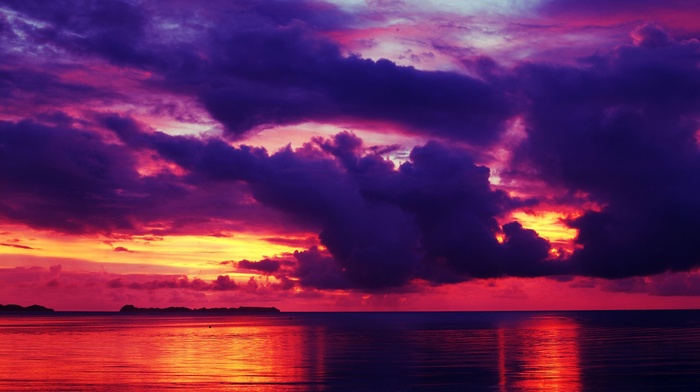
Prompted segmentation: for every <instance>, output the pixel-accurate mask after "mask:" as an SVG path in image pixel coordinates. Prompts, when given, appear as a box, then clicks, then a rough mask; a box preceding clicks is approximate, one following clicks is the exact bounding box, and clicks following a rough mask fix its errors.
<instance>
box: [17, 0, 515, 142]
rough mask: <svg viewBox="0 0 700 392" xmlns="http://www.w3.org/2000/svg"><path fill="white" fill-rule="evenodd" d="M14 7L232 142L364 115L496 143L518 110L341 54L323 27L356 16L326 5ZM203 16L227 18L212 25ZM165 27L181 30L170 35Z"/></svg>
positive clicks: (45, 32)
mask: <svg viewBox="0 0 700 392" xmlns="http://www.w3.org/2000/svg"><path fill="white" fill-rule="evenodd" d="M7 5H8V6H9V7H11V8H13V9H15V10H16V11H18V12H20V13H23V14H24V15H26V16H27V17H29V18H34V19H37V20H40V21H41V22H42V23H43V24H44V26H45V27H42V28H39V27H35V28H32V27H29V26H30V25H28V26H26V27H25V28H26V32H25V34H26V35H27V36H28V39H29V40H31V41H33V42H35V43H37V44H38V43H41V44H43V45H44V46H50V47H55V48H56V50H62V51H68V52H69V53H73V55H74V56H84V55H90V56H94V57H95V58H104V59H106V60H108V61H109V62H111V63H112V64H114V65H116V66H128V67H133V68H136V69H141V70H146V71H148V72H153V73H155V75H157V77H155V76H154V77H153V78H152V79H153V80H152V81H150V86H151V88H154V87H156V86H157V88H161V89H163V90H164V91H170V92H181V91H183V90H186V91H188V92H189V93H190V94H192V95H193V96H195V97H196V98H197V99H198V100H199V101H200V102H201V104H202V105H203V106H204V107H205V108H206V110H208V112H209V113H210V114H211V116H212V117H213V118H214V119H216V120H217V121H219V122H220V123H221V124H223V125H224V126H225V129H226V131H227V132H228V134H229V136H231V137H233V138H240V137H242V136H243V135H245V134H247V133H249V132H250V131H252V130H255V129H259V128H261V127H270V126H274V125H286V124H297V123H302V122H309V121H316V122H328V121H336V120H348V119H356V120H360V121H366V120H373V121H381V122H392V123H397V124H399V125H401V126H402V127H403V128H405V129H407V130H409V131H410V132H414V133H418V134H427V135H434V136H440V137H450V138H456V139H461V140H466V141H470V142H473V143H477V144H489V143H492V142H494V141H496V140H497V138H498V135H499V134H500V132H501V131H502V130H503V128H504V125H505V120H506V119H507V118H508V117H509V116H510V115H511V114H512V113H513V106H512V103H511V102H510V100H509V99H508V96H507V95H506V94H505V92H504V91H502V90H501V89H498V88H495V87H494V86H491V85H489V84H487V83H485V82H483V81H480V80H478V79H475V78H472V77H469V76H466V75H462V74H457V73H450V72H440V71H423V70H418V69H415V68H412V67H405V66H399V65H397V64H396V63H394V62H392V61H390V60H387V59H378V60H372V59H363V58H361V57H359V56H357V55H353V54H350V55H346V54H344V53H343V49H342V48H341V47H340V46H339V45H338V44H337V43H335V42H333V41H331V40H330V39H328V38H327V37H325V36H323V35H322V34H319V28H321V29H323V28H324V27H325V28H328V29H330V28H335V29H344V28H347V26H348V25H349V24H350V23H352V17H350V16H349V15H348V14H346V13H344V12H343V11H341V10H340V9H339V8H337V7H335V6H332V5H329V4H325V3H321V2H315V1H309V2H298V3H297V2H295V3H294V6H293V7H292V6H290V5H288V4H287V3H286V2H273V3H261V2H252V1H251V2H246V3H244V4H238V3H223V2H220V3H213V2H207V4H206V7H201V6H198V5H196V4H188V6H187V9H188V10H190V12H179V13H178V12H177V11H170V12H168V11H164V10H156V9H155V8H150V7H147V6H142V7H139V6H137V5H136V4H132V3H130V2H121V1H106V2H90V3H88V4H87V6H80V5H78V4H76V3H72V2H55V3H52V4H50V5H46V6H42V7H37V6H34V5H27V4H25V3H24V2H15V1H10V2H9V3H8V4H7ZM214 10H219V11H220V14H219V15H217V14H216V12H215V11H214ZM285 10H286V11H287V12H289V13H286V14H285V12H283V11H285ZM221 14H228V15H230V17H228V18H227V19H226V21H222V20H219V18H221V16H220V15H221ZM198 15H199V16H198ZM205 15H206V16H210V17H212V18H214V19H215V20H217V21H219V22H221V23H220V24H219V25H217V28H216V29H212V28H211V27H210V26H211V20H207V19H202V17H204V16H205ZM294 15H297V16H299V17H295V16H294ZM302 15H303V16H302ZM321 15H322V16H321ZM321 21H323V22H321ZM331 23H333V24H335V25H330V24H331ZM163 24H170V25H173V26H180V27H181V30H182V33H180V34H175V32H174V31H168V32H163V31H162V28H163ZM164 35H170V36H172V37H173V38H171V39H170V40H168V39H165V38H164ZM18 45H20V46H22V47H24V48H25V49H26V50H28V48H27V47H28V45H27V44H26V43H20V44H18ZM43 77H46V76H43ZM34 91H36V90H34ZM418 109H419V110H418Z"/></svg>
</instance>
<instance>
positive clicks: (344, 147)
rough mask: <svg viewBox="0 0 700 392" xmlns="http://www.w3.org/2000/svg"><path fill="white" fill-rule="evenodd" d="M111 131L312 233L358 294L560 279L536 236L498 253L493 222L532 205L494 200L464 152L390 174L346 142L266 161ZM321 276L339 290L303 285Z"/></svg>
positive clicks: (381, 162)
mask: <svg viewBox="0 0 700 392" xmlns="http://www.w3.org/2000/svg"><path fill="white" fill-rule="evenodd" d="M107 125H108V126H110V127H111V128H112V129H113V130H114V131H115V132H116V134H117V135H119V136H120V138H121V139H122V140H123V141H125V142H127V143H131V144H132V145H133V146H135V147H138V148H142V149H152V150H154V151H157V152H158V153H159V154H160V155H161V156H164V157H168V158H169V159H172V160H173V161H174V162H175V163H177V164H179V165H181V166H182V167H184V168H185V169H187V170H188V171H189V173H190V174H189V178H190V181H244V182H246V183H248V184H249V186H250V189H251V191H252V195H253V197H254V198H255V199H256V200H257V201H258V202H260V203H262V204H263V205H265V206H269V207H272V208H275V209H278V210H280V211H283V212H284V213H286V214H288V215H289V216H290V217H291V218H292V219H295V220H301V221H304V222H306V224H308V225H309V226H311V227H317V228H319V229H320V231H319V239H320V241H321V243H322V244H323V245H324V246H325V247H326V248H327V249H328V251H329V252H330V254H331V255H332V256H333V259H334V260H335V261H336V262H337V263H338V265H339V267H340V270H341V271H342V273H343V275H345V276H346V278H347V279H348V280H349V281H350V282H352V284H354V285H356V286H357V287H362V288H365V289H382V288H387V287H398V286H402V285H404V284H406V283H407V282H408V281H410V280H412V279H415V278H424V279H428V280H432V281H438V282H442V281H459V280H463V279H466V278H470V277H497V276H508V275H516V276H532V275H550V274H554V273H559V272H560V269H561V268H560V267H558V264H553V263H550V262H546V261H545V260H546V259H547V258H548V250H549V244H548V243H547V241H545V240H543V239H542V238H540V237H539V236H538V235H537V234H536V233H535V232H534V231H532V230H525V229H523V228H522V227H521V226H519V225H518V224H511V225H508V226H506V227H504V230H505V235H506V240H505V242H504V243H503V244H501V243H499V242H498V240H497V239H496V234H498V233H499V232H500V231H501V228H500V227H499V225H498V223H497V221H496V217H497V216H499V215H500V214H503V213H505V212H507V211H509V210H511V209H513V208H516V207H520V206H525V205H529V204H532V203H534V201H532V200H528V201H523V200H518V199H513V198H511V197H509V196H508V195H507V194H506V193H505V192H502V191H494V190H492V189H491V186H490V184H489V182H488V177H489V170H488V169H487V168H485V167H482V166H477V165H475V164H474V162H473V160H472V159H471V158H470V157H469V155H468V154H467V153H465V152H464V151H462V150H459V149H455V148H449V147H446V146H443V145H441V144H438V143H435V142H431V143H428V144H427V145H425V146H422V147H416V148H414V149H413V151H412V152H411V155H410V160H409V161H408V162H406V163H404V164H402V165H401V167H399V169H398V170H394V165H393V163H391V162H390V161H388V160H386V159H384V158H382V157H381V156H379V155H377V154H375V153H373V152H371V150H370V152H369V153H365V152H364V149H363V148H362V145H363V142H362V140H360V139H359V138H357V137H356V136H354V135H352V134H350V133H341V134H338V135H336V136H335V138H333V139H332V140H322V139H319V140H316V144H317V147H313V146H311V145H309V146H307V147H306V148H304V149H300V150H297V151H293V150H291V149H290V148H286V149H283V150H280V151H278V152H276V153H275V154H272V155H268V154H267V152H265V151H264V150H260V149H253V148H250V147H246V146H242V147H240V148H234V147H231V146H229V145H227V144H225V143H223V142H222V141H221V140H218V139H209V140H199V139H193V138H188V137H174V136H168V135H166V134H163V133H160V132H151V133H149V132H143V131H141V130H139V128H138V126H136V124H134V123H133V122H132V121H131V120H129V119H125V118H110V119H109V121H108V122H107ZM323 152H325V154H324V153H323ZM310 252H311V251H310ZM312 253H313V252H311V253H309V255H308V256H307V255H305V254H302V255H301V256H300V257H306V259H305V260H307V261H308V262H309V263H310V264H314V265H316V264H318V262H317V260H319V257H312ZM327 269H328V268H324V270H327ZM301 275H302V276H306V273H304V272H302V273H301ZM321 275H323V276H326V275H327V276H329V277H330V278H332V280H333V282H336V283H333V284H330V283H328V284H326V285H324V284H323V283H320V282H319V281H318V280H319V278H318V276H313V277H311V278H309V279H311V281H313V282H314V283H313V284H314V285H316V286H322V287H326V286H331V285H336V284H337V279H336V276H335V274H333V273H328V274H326V273H323V274H321ZM303 282H304V280H302V284H303ZM310 284H311V283H310Z"/></svg>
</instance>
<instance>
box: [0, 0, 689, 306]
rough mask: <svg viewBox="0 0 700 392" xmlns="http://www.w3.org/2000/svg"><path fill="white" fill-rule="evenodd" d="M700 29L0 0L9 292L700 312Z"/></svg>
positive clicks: (578, 9) (521, 8)
mask: <svg viewBox="0 0 700 392" xmlns="http://www.w3.org/2000/svg"><path fill="white" fill-rule="evenodd" d="M698 20H700V3H698V2H696V1H693V0H670V1H664V2H659V1H651V0H641V1H636V2H633V3H632V2H629V1H622V0H605V1H603V0H593V1H591V0H585V1H584V0H543V1H536V0H533V1H524V0H499V1H437V0H435V1H413V0H405V1H401V0H367V1H362V0H337V1H326V2H324V1H315V0H299V1H284V0H270V1H261V0H241V1H223V0H222V1H219V0H210V1H206V2H191V1H184V0H170V1H158V0H155V1H140V0H123V1H118V0H108V1H107V0H105V1H87V0H86V1H68V0H66V1H60V0H56V1H39V0H35V1H27V0H0V59H2V60H0V190H1V192H2V193H1V194H2V197H1V198H0V303H3V304H8V303H16V304H20V305H23V306H27V305H31V304H35V303H36V304H40V305H44V306H48V307H51V308H54V309H56V310H117V309H119V308H120V307H121V306H123V305H125V304H134V305H136V306H141V307H167V306H187V307H193V308H194V307H220V306H225V307H237V306H241V305H243V306H276V307H278V308H280V309H282V310H288V311H358V310H367V311H375V310H526V309H533V310H536V309H652V308H653V309H656V308H698V307H700V174H699V173H700V41H698V39H699V38H700V25H699V24H698V23H697V21H698Z"/></svg>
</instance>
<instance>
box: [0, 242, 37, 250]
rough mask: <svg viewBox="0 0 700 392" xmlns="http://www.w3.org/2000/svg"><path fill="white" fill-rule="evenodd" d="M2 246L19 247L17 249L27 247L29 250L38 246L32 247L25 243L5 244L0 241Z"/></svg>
mask: <svg viewBox="0 0 700 392" xmlns="http://www.w3.org/2000/svg"><path fill="white" fill-rule="evenodd" d="M0 245H2V246H9V247H12V248H19V249H29V250H37V249H38V248H32V247H31V246H27V245H20V244H7V243H0Z"/></svg>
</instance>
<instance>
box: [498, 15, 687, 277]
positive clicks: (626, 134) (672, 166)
mask: <svg viewBox="0 0 700 392" xmlns="http://www.w3.org/2000/svg"><path fill="white" fill-rule="evenodd" d="M635 34H638V35H639V37H640V38H639V39H640V41H638V45H636V46H631V45H626V46H621V47H620V48H618V50H617V51H616V52H614V53H612V54H611V55H609V56H595V57H592V58H589V59H587V61H588V62H589V65H588V66H581V67H566V66H558V67H557V66H547V65H539V64H526V65H523V66H521V67H520V68H519V69H518V70H517V74H516V75H517V77H516V78H517V81H514V83H516V84H518V85H519V86H520V88H521V89H522V91H521V93H522V94H524V96H526V97H527V99H528V101H529V105H528V107H527V109H526V112H525V117H524V118H525V127H526V131H527V136H528V137H527V139H526V140H525V141H524V142H523V144H521V146H520V147H519V148H518V149H517V150H516V152H515V159H514V160H513V162H512V167H514V168H521V173H523V175H526V174H525V173H526V171H522V168H525V167H529V168H530V170H531V171H530V173H535V175H537V176H538V177H539V178H541V179H543V180H544V181H546V182H548V183H550V184H552V185H556V186H559V187H563V188H564V189H568V190H569V192H571V194H573V193H576V192H580V193H582V194H585V195H588V199H589V200H591V201H593V202H595V203H597V204H599V205H601V206H602V208H601V209H600V210H593V211H588V212H586V213H585V214H583V215H582V216H580V217H578V218H575V219H571V220H570V221H569V223H568V224H569V226H570V227H572V228H575V229H577V230H578V236H577V238H576V243H577V244H578V245H579V249H577V250H576V251H575V252H574V254H573V256H572V258H571V260H570V261H569V263H571V264H572V265H573V270H574V272H575V273H577V274H581V275H587V276H597V277H606V278H622V277H630V276H640V275H650V274H657V273H661V272H664V271H687V270H689V269H691V268H693V267H695V266H697V265H699V264H700V246H699V245H698V242H697V241H696V240H695V239H694V238H695V237H696V236H697V233H698V227H700V208H699V204H698V200H700V183H698V181H697V172H698V170H700V154H699V151H698V144H697V140H696V133H697V130H698V121H697V119H698V118H699V117H698V116H700V111H698V107H700V106H699V104H700V70H699V69H698V68H697V62H698V60H700V43H698V41H697V40H694V41H680V42H676V41H674V42H671V41H668V40H669V39H670V38H668V36H667V34H666V33H665V32H663V31H662V30H660V28H659V27H658V26H655V25H644V26H641V27H640V28H638V29H637V30H635ZM647 40H651V41H649V42H647ZM662 41H663V42H662ZM667 41H668V42H667ZM530 175H531V174H530Z"/></svg>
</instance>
